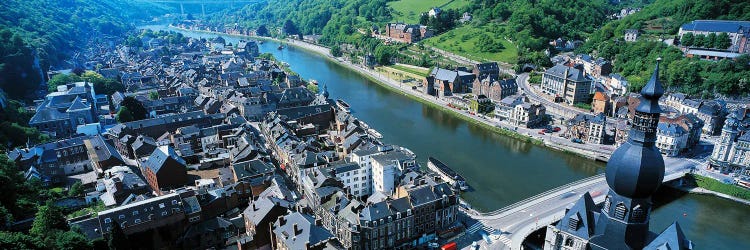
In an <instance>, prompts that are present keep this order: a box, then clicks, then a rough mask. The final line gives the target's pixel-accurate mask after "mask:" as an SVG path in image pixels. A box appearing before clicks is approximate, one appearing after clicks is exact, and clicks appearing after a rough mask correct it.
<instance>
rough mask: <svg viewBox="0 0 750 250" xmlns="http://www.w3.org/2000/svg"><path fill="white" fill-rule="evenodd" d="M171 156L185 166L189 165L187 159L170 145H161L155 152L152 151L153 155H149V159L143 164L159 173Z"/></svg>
mask: <svg viewBox="0 0 750 250" xmlns="http://www.w3.org/2000/svg"><path fill="white" fill-rule="evenodd" d="M169 158H171V159H173V160H175V161H177V162H178V163H180V164H181V165H183V166H187V164H186V163H185V160H184V159H182V157H180V156H179V155H177V153H175V151H174V149H173V148H172V147H170V146H160V147H158V148H156V150H154V153H152V154H151V156H149V157H148V160H146V161H145V162H143V165H144V166H145V167H146V168H149V169H151V171H153V172H154V173H158V172H159V170H161V167H163V166H164V163H165V162H166V161H167V159H169Z"/></svg>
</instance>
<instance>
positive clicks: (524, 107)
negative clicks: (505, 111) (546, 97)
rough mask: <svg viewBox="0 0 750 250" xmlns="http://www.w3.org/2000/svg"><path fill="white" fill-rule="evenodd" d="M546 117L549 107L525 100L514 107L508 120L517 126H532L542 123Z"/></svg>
mask: <svg viewBox="0 0 750 250" xmlns="http://www.w3.org/2000/svg"><path fill="white" fill-rule="evenodd" d="M546 118H547V109H546V108H545V107H544V106H542V104H532V103H528V102H524V103H521V104H518V105H516V106H515V107H513V112H511V115H510V118H509V119H508V121H510V123H511V124H513V125H516V126H522V127H526V128H532V127H535V126H539V125H542V124H543V123H544V121H545V120H546Z"/></svg>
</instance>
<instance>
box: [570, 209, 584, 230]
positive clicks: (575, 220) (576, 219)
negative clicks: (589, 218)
mask: <svg viewBox="0 0 750 250" xmlns="http://www.w3.org/2000/svg"><path fill="white" fill-rule="evenodd" d="M580 222H581V220H580V216H579V214H578V213H576V214H574V215H573V216H571V217H570V218H568V228H569V229H570V230H572V231H576V230H578V227H579V226H580V224H581V223H580Z"/></svg>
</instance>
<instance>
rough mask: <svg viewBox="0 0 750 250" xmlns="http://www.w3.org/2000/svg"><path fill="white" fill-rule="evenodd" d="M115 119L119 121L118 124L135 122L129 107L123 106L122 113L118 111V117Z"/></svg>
mask: <svg viewBox="0 0 750 250" xmlns="http://www.w3.org/2000/svg"><path fill="white" fill-rule="evenodd" d="M115 119H117V122H120V123H123V122H130V121H134V120H135V119H133V113H132V112H130V110H129V109H128V107H125V106H122V107H120V111H117V115H116V116H115Z"/></svg>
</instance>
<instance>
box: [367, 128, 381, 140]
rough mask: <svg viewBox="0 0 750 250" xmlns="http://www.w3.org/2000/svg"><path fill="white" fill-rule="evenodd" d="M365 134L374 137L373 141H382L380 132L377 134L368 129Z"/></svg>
mask: <svg viewBox="0 0 750 250" xmlns="http://www.w3.org/2000/svg"><path fill="white" fill-rule="evenodd" d="M367 133H368V134H370V135H371V136H372V137H375V139H383V135H381V134H380V132H378V131H377V130H375V129H368V130H367Z"/></svg>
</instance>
